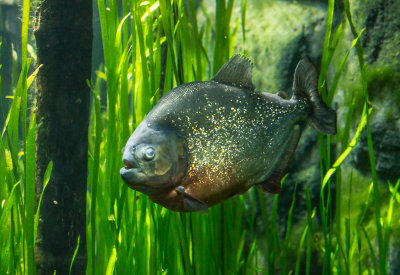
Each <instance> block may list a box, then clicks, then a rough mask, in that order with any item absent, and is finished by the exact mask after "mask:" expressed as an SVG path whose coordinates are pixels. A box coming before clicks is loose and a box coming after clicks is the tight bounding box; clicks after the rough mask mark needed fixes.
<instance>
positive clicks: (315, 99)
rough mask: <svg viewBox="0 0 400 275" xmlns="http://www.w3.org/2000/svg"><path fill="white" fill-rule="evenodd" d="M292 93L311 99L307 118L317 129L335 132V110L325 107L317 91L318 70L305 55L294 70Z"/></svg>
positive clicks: (330, 132) (298, 96)
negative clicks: (310, 107) (310, 109)
mask: <svg viewBox="0 0 400 275" xmlns="http://www.w3.org/2000/svg"><path fill="white" fill-rule="evenodd" d="M293 93H294V95H295V96H296V97H297V98H299V99H300V98H307V99H308V100H309V101H311V104H312V112H311V115H310V117H309V118H308V124H310V125H311V126H312V127H313V128H315V129H316V130H317V131H319V132H321V133H324V134H327V135H334V134H336V111H334V110H332V109H331V108H329V107H327V106H326V105H325V103H324V102H323V101H322V99H321V97H320V95H319V93H318V72H317V69H316V68H315V65H314V64H313V63H312V61H311V60H310V58H308V57H307V56H306V57H305V58H303V59H302V60H300V62H299V64H297V67H296V70H295V72H294V80H293Z"/></svg>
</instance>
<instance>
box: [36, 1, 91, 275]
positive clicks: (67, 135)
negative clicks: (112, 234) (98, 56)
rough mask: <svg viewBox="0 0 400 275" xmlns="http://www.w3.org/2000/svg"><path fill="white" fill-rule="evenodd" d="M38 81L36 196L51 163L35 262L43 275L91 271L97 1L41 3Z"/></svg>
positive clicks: (38, 28) (38, 40)
mask: <svg viewBox="0 0 400 275" xmlns="http://www.w3.org/2000/svg"><path fill="white" fill-rule="evenodd" d="M35 36H36V42H37V54H38V64H42V65H43V66H42V67H41V69H40V71H39V74H38V78H37V147H36V154H37V171H36V194H37V197H38V196H39V195H40V193H41V191H42V188H43V186H42V183H43V176H44V172H45V170H46V167H47V165H48V163H49V161H53V162H54V166H53V171H52V176H51V179H50V182H49V183H48V185H47V187H46V190H45V192H44V195H43V199H42V206H41V209H40V220H39V228H38V236H37V242H36V250H35V253H36V255H35V257H36V262H37V270H38V273H39V274H53V272H54V270H56V271H57V274H68V272H69V266H70V264H71V260H72V256H73V253H74V250H75V248H76V246H77V243H78V236H80V247H79V250H78V254H77V257H76V258H75V262H74V265H73V268H72V274H84V273H85V270H86V258H87V257H86V235H85V231H86V210H85V207H86V178H87V151H88V141H87V140H88V124H89V98H90V90H89V87H88V86H87V84H86V80H87V79H90V73H91V51H92V1H91V0H68V1H57V0H42V1H41V3H40V6H39V9H38V11H37V23H36V27H35Z"/></svg>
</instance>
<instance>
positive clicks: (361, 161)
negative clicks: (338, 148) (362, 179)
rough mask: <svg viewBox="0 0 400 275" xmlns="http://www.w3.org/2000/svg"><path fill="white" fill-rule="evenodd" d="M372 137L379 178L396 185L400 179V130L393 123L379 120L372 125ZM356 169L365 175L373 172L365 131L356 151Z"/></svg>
mask: <svg viewBox="0 0 400 275" xmlns="http://www.w3.org/2000/svg"><path fill="white" fill-rule="evenodd" d="M371 136H372V143H373V148H374V155H375V162H376V172H377V175H378V177H379V178H380V179H382V180H383V181H384V182H386V181H387V180H390V181H391V182H392V183H395V182H396V180H397V179H398V178H400V162H399V159H400V129H398V128H397V127H396V126H395V125H394V124H393V123H390V122H387V121H382V120H379V121H375V122H373V123H372V124H371ZM355 167H356V168H357V169H358V170H360V171H361V172H362V173H364V174H369V173H370V171H371V169H370V163H369V153H368V142H367V134H366V132H365V131H364V132H363V133H362V135H361V137H360V141H359V143H358V145H357V147H356V149H355Z"/></svg>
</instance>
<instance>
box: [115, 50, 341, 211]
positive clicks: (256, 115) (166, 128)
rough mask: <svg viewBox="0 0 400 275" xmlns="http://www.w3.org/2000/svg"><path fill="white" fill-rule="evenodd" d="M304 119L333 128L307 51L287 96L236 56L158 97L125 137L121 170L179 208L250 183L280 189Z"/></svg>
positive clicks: (199, 207) (195, 206) (196, 207)
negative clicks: (268, 88)
mask: <svg viewBox="0 0 400 275" xmlns="http://www.w3.org/2000/svg"><path fill="white" fill-rule="evenodd" d="M306 124H309V125H310V126H311V127H313V128H314V129H316V130H317V131H319V132H321V133H323V134H328V135H334V134H335V133H336V112H335V111H334V110H332V109H330V108H328V107H327V106H326V105H325V104H324V102H323V101H322V99H321V97H320V95H319V93H318V72H317V70H316V68H315V66H314V65H313V63H312V62H311V60H310V59H309V58H308V57H305V58H303V59H302V60H301V61H300V62H299V63H298V65H297V67H296V70H295V73H294V80H293V96H292V97H291V98H287V96H286V94H285V93H282V92H281V93H278V94H271V93H264V92H256V91H255V87H254V85H253V83H252V64H251V62H250V60H249V59H247V58H245V57H243V56H241V55H235V56H233V57H232V58H231V59H230V60H229V61H228V62H227V63H225V64H224V65H223V66H222V67H221V69H220V70H219V71H218V73H217V74H216V75H215V76H214V77H213V78H212V80H211V81H205V82H202V81H196V82H191V83H187V84H183V85H180V86H178V87H176V88H174V89H172V90H171V91H170V92H169V93H167V94H166V95H164V96H163V97H162V98H161V99H160V101H159V102H158V103H157V105H156V106H155V107H154V108H153V109H152V110H151V111H150V113H149V114H148V115H147V117H146V118H145V119H144V120H143V121H142V122H141V123H140V124H139V126H138V127H137V128H136V130H135V131H134V132H133V134H132V135H131V137H130V138H129V140H128V142H127V143H126V146H125V147H124V149H123V163H124V167H123V168H121V171H120V174H121V177H122V179H123V180H124V181H125V183H126V184H127V185H128V186H129V187H130V188H132V189H134V190H137V191H140V192H142V193H144V194H146V195H148V196H149V197H150V199H151V200H152V201H153V202H155V203H158V204H160V205H162V206H164V207H166V208H168V209H171V210H174V211H179V212H187V211H204V210H207V209H208V207H210V206H213V205H215V204H217V203H220V202H222V201H224V200H226V199H228V198H230V197H232V196H235V195H238V194H242V193H244V192H245V191H247V190H248V189H249V188H250V187H252V186H253V185H255V186H257V187H259V188H261V189H262V190H263V191H265V192H270V193H279V192H280V189H281V179H282V177H283V176H284V175H285V170H286V168H287V167H288V165H289V163H290V161H291V158H292V155H293V152H294V151H295V149H296V146H297V143H298V141H299V138H300V135H301V132H302V129H303V128H304V126H305V125H306Z"/></svg>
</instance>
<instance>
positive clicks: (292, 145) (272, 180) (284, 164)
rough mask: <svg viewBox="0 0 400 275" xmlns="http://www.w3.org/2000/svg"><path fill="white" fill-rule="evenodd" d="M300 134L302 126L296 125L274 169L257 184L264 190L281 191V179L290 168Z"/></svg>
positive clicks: (274, 192) (270, 191) (275, 192)
mask: <svg viewBox="0 0 400 275" xmlns="http://www.w3.org/2000/svg"><path fill="white" fill-rule="evenodd" d="M300 134H301V130H300V126H299V125H295V126H294V127H293V130H292V132H291V133H290V137H289V138H288V140H287V142H286V144H284V146H286V149H285V150H283V152H282V155H281V157H280V159H279V160H278V162H277V163H276V165H275V167H274V169H273V171H272V172H271V173H270V175H269V176H268V177H267V178H266V179H265V180H264V181H263V182H260V183H259V184H257V186H258V187H259V188H260V189H261V190H262V191H264V192H269V193H273V194H277V193H280V192H281V180H282V178H283V177H284V176H285V174H286V169H287V168H288V166H289V162H290V160H291V159H292V156H293V153H294V151H295V150H296V147H297V143H298V142H299V139H300Z"/></svg>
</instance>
